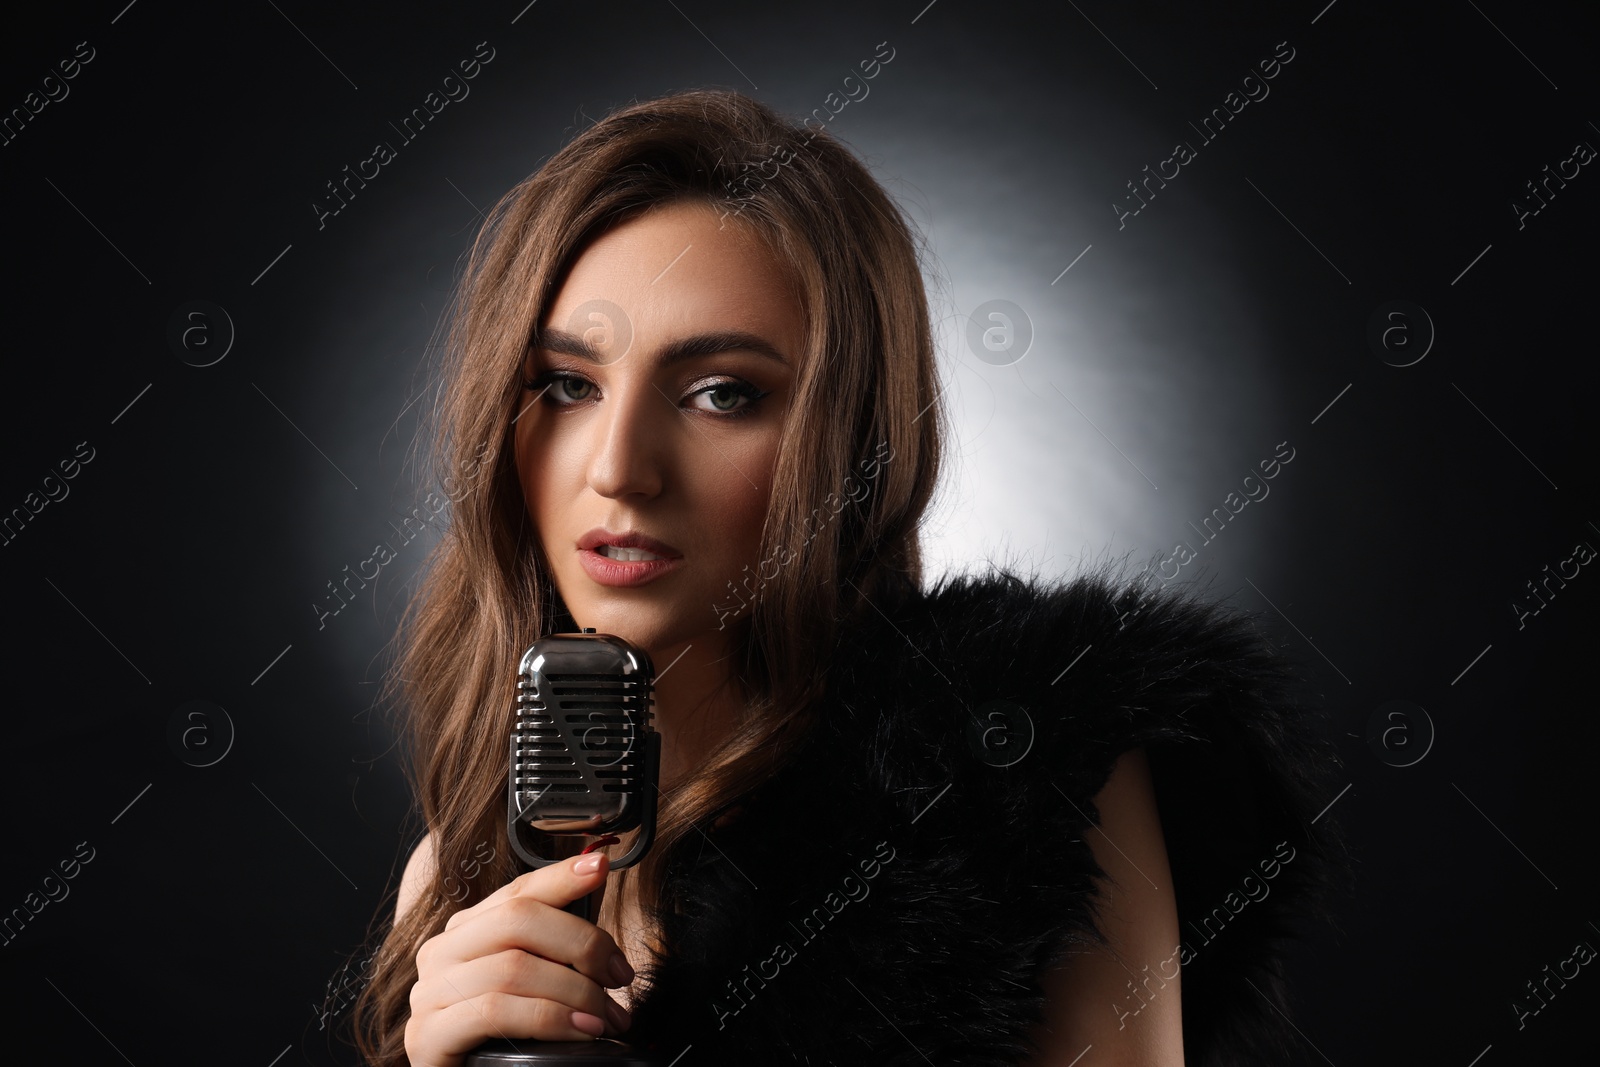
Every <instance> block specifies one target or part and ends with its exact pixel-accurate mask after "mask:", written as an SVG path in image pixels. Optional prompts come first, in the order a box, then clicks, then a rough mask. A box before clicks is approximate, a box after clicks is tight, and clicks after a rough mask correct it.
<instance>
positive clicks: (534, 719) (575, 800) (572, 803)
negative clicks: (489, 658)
mask: <svg viewBox="0 0 1600 1067" xmlns="http://www.w3.org/2000/svg"><path fill="white" fill-rule="evenodd" d="M585 644H586V645H587V646H588V647H587V649H585V650H584V652H583V654H578V653H577V652H576V651H574V652H573V654H572V655H570V656H565V655H562V653H563V652H564V651H567V650H568V649H569V648H574V647H575V646H555V647H554V648H552V649H550V650H549V651H546V652H545V653H544V654H541V655H537V656H535V655H533V654H531V652H530V655H529V656H526V657H524V659H523V662H522V664H521V666H520V669H519V670H518V673H517V696H516V712H515V723H516V725H515V728H514V730H513V732H512V737H511V749H512V753H511V755H512V795H513V799H514V801H515V803H516V808H517V811H518V813H519V815H520V817H521V818H523V819H524V820H526V821H527V822H529V823H530V824H546V825H550V826H552V827H553V826H555V825H557V824H558V823H564V822H566V821H568V820H582V819H592V818H593V817H596V816H598V817H599V818H600V820H601V824H602V825H604V826H605V827H606V828H607V830H608V832H609V831H610V830H614V829H615V828H617V827H625V824H626V823H628V822H629V821H630V820H629V816H636V813H637V811H638V808H639V805H640V801H641V799H642V792H643V790H644V789H648V788H653V783H651V782H649V781H647V780H646V775H645V773H644V759H645V754H646V745H645V744H644V740H645V738H644V735H645V732H646V731H647V730H648V729H649V720H650V701H651V678H652V672H651V671H650V670H649V669H648V664H644V665H643V666H644V667H645V669H643V670H640V669H638V665H636V664H634V663H631V662H629V658H628V657H626V656H623V657H621V658H620V659H619V660H618V661H617V662H616V663H615V664H609V663H604V662H601V663H597V662H596V661H595V655H596V653H603V651H604V650H602V649H599V648H597V647H596V645H595V644H594V643H593V642H592V640H591V641H588V642H585ZM598 666H607V667H610V666H614V667H615V669H606V670H596V669H595V668H596V667H598ZM584 668H588V669H584Z"/></svg>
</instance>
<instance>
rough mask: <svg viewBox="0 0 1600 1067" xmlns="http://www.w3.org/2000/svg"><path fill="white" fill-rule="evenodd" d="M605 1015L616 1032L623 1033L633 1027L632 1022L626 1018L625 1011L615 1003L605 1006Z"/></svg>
mask: <svg viewBox="0 0 1600 1067" xmlns="http://www.w3.org/2000/svg"><path fill="white" fill-rule="evenodd" d="M606 1014H607V1015H609V1016H611V1025H612V1026H614V1027H616V1028H617V1029H618V1030H623V1031H625V1030H627V1029H628V1027H630V1026H632V1025H633V1020H632V1019H630V1018H629V1017H628V1013H627V1011H626V1010H625V1009H624V1008H623V1006H622V1005H621V1004H618V1003H617V1002H616V1001H611V1002H609V1003H607V1004H606Z"/></svg>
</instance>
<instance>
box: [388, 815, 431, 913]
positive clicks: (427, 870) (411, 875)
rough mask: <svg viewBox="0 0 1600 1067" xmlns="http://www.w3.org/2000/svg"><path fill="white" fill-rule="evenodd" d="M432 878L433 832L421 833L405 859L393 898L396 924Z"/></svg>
mask: <svg viewBox="0 0 1600 1067" xmlns="http://www.w3.org/2000/svg"><path fill="white" fill-rule="evenodd" d="M432 880H433V832H432V831H429V832H428V833H427V834H425V835H423V838H422V840H421V841H419V842H418V843H417V847H416V848H414V849H412V850H411V858H410V859H408V860H407V861H406V869H405V871H404V872H403V873H402V874H401V875H400V892H399V895H398V897H397V899H396V900H395V905H394V921H395V923H396V924H398V923H399V922H400V920H401V919H402V918H404V917H405V914H406V912H408V911H410V910H411V907H412V905H414V904H415V903H416V902H417V898H418V897H420V896H421V895H422V890H423V888H424V887H425V886H427V884H428V883H429V882H431V881H432Z"/></svg>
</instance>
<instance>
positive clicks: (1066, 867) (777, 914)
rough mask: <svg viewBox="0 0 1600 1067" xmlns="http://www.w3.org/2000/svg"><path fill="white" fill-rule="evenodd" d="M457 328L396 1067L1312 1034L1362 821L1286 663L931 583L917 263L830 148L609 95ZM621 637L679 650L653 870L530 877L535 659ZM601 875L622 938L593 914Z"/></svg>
mask: <svg viewBox="0 0 1600 1067" xmlns="http://www.w3.org/2000/svg"><path fill="white" fill-rule="evenodd" d="M450 342H451V343H450V345H449V346H448V349H449V353H450V356H449V358H450V363H449V365H448V367H447V369H446V376H445V385H444V389H443V393H442V401H441V404H440V406H439V409H438V413H437V414H438V423H439V441H438V444H439V452H440V455H441V457H443V460H444V466H445V475H446V481H445V488H446V489H447V490H448V491H449V493H450V497H451V499H452V501H453V505H454V506H453V510H452V513H451V521H450V525H449V528H448V532H447V534H446V536H445V537H444V539H443V540H442V541H441V543H440V545H439V547H438V549H437V551H436V554H435V556H434V557H433V559H432V560H431V561H430V567H429V570H428V573H427V577H426V580H425V583H424V585H423V586H422V588H421V589H420V591H419V593H418V596H417V598H416V600H415V602H414V603H413V606H412V609H411V611H410V612H409V613H408V616H407V621H406V627H405V635H406V640H405V644H404V645H403V648H402V654H401V657H400V660H399V663H398V665H397V669H396V671H395V677H396V679H398V680H399V684H398V687H397V688H398V692H399V695H400V697H401V702H402V704H403V707H404V708H405V710H406V714H407V716H408V724H409V729H408V736H409V739H410V745H411V748H412V755H413V758H414V761H415V764H416V778H417V793H418V797H419V800H420V803H421V809H422V814H423V817H424V819H425V821H426V826H427V833H426V835H425V837H424V838H423V840H422V841H421V843H420V844H419V845H418V846H417V847H416V849H415V851H414V852H413V853H412V855H411V857H410V860H409V862H408V863H407V865H406V869H405V873H404V875H403V877H402V880H401V884H400V887H399V892H398V900H397V905H396V910H395V915H394V922H393V925H392V928H390V929H388V930H387V932H386V935H385V936H384V939H383V943H382V946H381V949H380V951H379V952H378V955H377V957H376V960H375V966H374V970H373V975H372V978H371V981H370V983H369V985H368V986H367V987H366V988H365V990H364V991H363V993H362V996H361V999H360V1002H359V1004H358V1008H357V1012H356V1015H357V1022H358V1033H359V1042H360V1045H361V1048H362V1051H363V1054H364V1055H365V1056H366V1057H367V1059H368V1060H369V1061H370V1062H372V1063H374V1064H378V1065H382V1067H389V1065H399V1064H405V1063H408V1062H409V1063H410V1064H411V1065H412V1067H456V1065H458V1064H460V1063H461V1062H462V1059H463V1057H464V1055H465V1053H467V1052H468V1051H469V1050H471V1049H473V1048H474V1047H476V1046H477V1045H479V1044H481V1043H482V1042H483V1041H484V1040H486V1039H488V1038H492V1037H516V1038H537V1039H545V1040H573V1039H587V1038H591V1037H598V1036H621V1037H624V1038H625V1039H626V1040H627V1041H629V1042H630V1043H632V1044H635V1045H639V1046H643V1047H648V1048H651V1049H653V1050H655V1051H656V1052H658V1053H662V1054H663V1055H664V1056H665V1058H666V1059H668V1060H670V1059H672V1058H673V1057H675V1056H676V1055H679V1054H681V1053H682V1052H683V1051H684V1050H686V1049H689V1048H691V1047H692V1048H693V1049H694V1052H693V1053H692V1056H693V1062H694V1063H695V1064H707V1063H729V1064H734V1063H738V1064H746V1063H757V1062H759V1063H768V1062H788V1061H790V1060H793V1061H794V1062H806V1063H841V1064H842V1063H873V1064H882V1063H890V1062H906V1063H911V1062H923V1061H924V1060H926V1061H929V1062H935V1063H941V1064H943V1063H993V1064H1002V1063H1004V1064H1018V1063H1027V1064H1031V1065H1035V1067H1048V1065H1054V1064H1060V1065H1062V1067H1065V1065H1067V1064H1069V1063H1074V1062H1081V1063H1082V1064H1083V1065H1084V1067H1094V1065H1100V1064H1105V1065H1111V1064H1127V1065H1133V1064H1139V1065H1150V1067H1157V1065H1159V1067H1172V1065H1178V1064H1182V1063H1184V1062H1185V1061H1186V1056H1187V1061H1188V1062H1190V1063H1208V1062H1223V1061H1222V1059H1221V1057H1225V1056H1230V1055H1238V1054H1242V1053H1245V1052H1248V1051H1255V1052H1262V1053H1266V1052H1269V1051H1271V1050H1274V1049H1276V1050H1277V1051H1279V1052H1281V1051H1282V1049H1281V1046H1282V1043H1283V1042H1284V1041H1285V1040H1286V1039H1288V1034H1289V1031H1288V1028H1287V1026H1286V1025H1285V1024H1284V1022H1283V1021H1282V1019H1281V1017H1282V1016H1283V1012H1284V1010H1285V1009H1286V1008H1287V1003H1286V996H1285V992H1284V990H1283V988H1282V983H1281V980H1280V978H1279V976H1278V960H1277V956H1276V954H1275V952H1274V950H1273V946H1274V944H1275V939H1276V937H1277V936H1278V935H1279V934H1280V933H1282V926H1283V922H1284V920H1285V918H1286V917H1287V916H1289V915H1290V914H1291V913H1293V912H1295V911H1296V910H1303V909H1304V908H1305V907H1306V906H1308V903H1309V901H1310V899H1311V898H1310V896H1309V892H1308V891H1309V890H1310V889H1312V888H1313V887H1314V885H1315V883H1317V881H1318V879H1319V878H1320V877H1321V874H1322V871H1323V865H1324V863H1325V860H1326V856H1327V852H1328V848H1327V845H1328V841H1329V840H1330V839H1329V838H1328V836H1327V834H1326V832H1324V831H1326V829H1327V824H1326V823H1324V825H1323V827H1321V828H1317V829H1316V832H1315V834H1313V828H1312V827H1311V826H1310V822H1311V821H1312V818H1313V816H1314V815H1315V814H1316V812H1317V808H1318V807H1320V806H1321V804H1322V802H1323V801H1325V800H1326V799H1327V798H1328V797H1329V796H1331V795H1332V794H1331V793H1327V795H1326V796H1325V795H1324V783H1323V782H1322V780H1321V779H1319V778H1318V776H1317V774H1316V773H1315V772H1316V768H1317V767H1319V766H1321V765H1322V764H1321V763H1320V762H1319V761H1321V760H1323V759H1324V757H1323V756H1322V755H1321V753H1320V750H1319V749H1317V747H1316V742H1315V740H1314V731H1313V730H1312V729H1311V728H1310V727H1309V725H1308V723H1307V721H1306V716H1305V714H1304V713H1303V712H1301V711H1298V710H1297V709H1296V705H1295V704H1294V703H1293V692H1292V688H1291V686H1292V681H1293V679H1292V672H1291V671H1290V670H1289V669H1288V668H1287V666H1286V665H1285V664H1284V663H1283V662H1282V661H1281V660H1280V659H1279V658H1278V657H1277V655H1276V654H1275V653H1273V652H1272V650H1271V649H1270V648H1268V647H1267V646H1266V645H1265V643H1264V642H1262V641H1261V640H1260V639H1259V638H1258V637H1257V636H1256V635H1255V632H1254V630H1253V629H1252V627H1251V626H1250V625H1249V623H1248V621H1247V620H1246V619H1244V618H1242V617H1239V616H1236V615H1233V614H1230V613H1227V612H1224V611H1222V610H1221V609H1219V608H1214V607H1210V606H1207V605H1205V604H1202V603H1200V602H1199V601H1197V600H1195V599H1193V598H1192V597H1181V596H1177V595H1175V594H1172V593H1168V592H1162V591H1159V590H1157V589H1156V588H1154V586H1153V583H1150V582H1144V581H1139V580H1130V581H1122V580H1116V579H1113V577H1111V576H1110V575H1109V573H1101V574H1094V575H1088V576H1085V577H1082V578H1080V579H1078V580H1076V581H1075V582H1073V583H1071V584H1069V585H1063V586H1054V585H1049V584H1046V583H1041V582H1038V581H1035V580H1031V579H1023V578H1020V577H1018V576H1016V575H1014V574H1011V573H1009V572H1007V571H994V572H991V573H989V574H985V575H980V576H977V577H963V578H958V579H952V580H947V581H946V582H944V583H942V584H941V585H940V586H939V587H938V588H937V589H935V590H932V591H924V590H923V588H922V585H923V582H922V560H921V555H920V552H919V546H918V542H917V531H918V525H919V522H920V521H921V519H922V516H923V512H924V509H925V508H926V506H927V504H928V502H929V499H930V497H931V496H932V494H933V491H934V488H935V485H936V482H937V479H938V472H939V464H940V457H941V453H942V449H943V443H942V434H943V432H944V427H945V415H944V412H943V409H942V408H941V405H940V396H939V377H938V374H937V372H936V366H935V358H934V349H933V343H932V339H931V334H930V330H929V322H928V307H927V297H926V293H925V290H924V288H923V283H922V274H921V269H920V266H919V262H918V256H917V245H916V243H915V240H914V238H913V234H912V231H911V230H910V228H909V227H908V225H907V223H906V222H905V220H904V218H903V216H902V214H901V213H900V211H899V210H898V208H897V206H896V205H895V203H894V202H893V201H892V200H891V199H890V198H889V197H888V196H887V195H886V194H885V192H884V191H883V189H882V188H881V187H880V186H879V185H878V183H877V182H876V181H875V180H874V179H873V177H872V176H871V175H870V173H869V172H868V171H867V170H866V169H865V168H864V167H863V166H862V165H861V164H860V163H859V161H858V160H857V159H856V158H855V157H854V156H853V155H852V154H851V153H850V152H849V151H848V150H846V149H845V148H844V147H842V146H841V145H840V144H839V143H838V142H837V141H836V140H835V139H834V138H832V137H831V136H830V135H829V134H828V133H827V132H825V131H824V130H822V129H821V128H820V127H818V128H811V127H809V126H807V125H796V124H792V123H789V122H786V121H784V120H783V119H781V118H780V117H779V116H777V115H776V114H774V113H773V112H772V111H770V110H769V109H767V108H766V107H764V106H762V105H760V104H758V103H756V102H755V101H753V100H751V99H749V98H747V97H744V96H741V95H739V94H736V93H730V92H712V91H695V92H685V93H680V94H675V95H672V96H668V97H665V98H662V99H659V100H653V101H648V102H645V103H640V104H635V105H633V106H630V107H627V108H625V109H622V110H620V111H617V112H615V113H613V114H612V115H610V116H608V117H607V118H605V119H603V120H602V121H600V122H598V123H596V124H595V125H594V126H592V127H590V128H589V129H588V130H586V131H584V132H582V133H581V134H579V135H578V136H577V137H576V138H575V139H574V140H573V141H572V142H571V143H569V144H568V145H567V146H566V147H564V148H563V149H562V150H561V151H559V152H558V153H556V155H554V156H553V157H552V158H551V159H550V160H549V161H548V162H547V163H546V164H545V165H544V166H543V167H541V168H540V169H539V171H538V172H537V173H536V174H534V175H533V176H531V177H530V178H528V179H527V180H526V181H524V182H523V183H521V184H520V185H519V186H518V187H517V188H515V189H513V190H512V191H511V192H510V193H509V194H507V196H506V197H504V198H503V199H502V200H501V202H500V203H499V204H498V205H497V206H496V208H495V210H494V212H493V214H492V215H491V217H490V219H489V222H488V223H487V224H486V226H485V229H484V231H483V234H482V235H481V236H480V238H479V240H478V242H477V243H476V245H475V246H474V248H473V250H472V255H471V259H470V262H469V264H468V270H467V274H466V277H465V280H464V282H463V285H462V287H461V290H460V292H459V295H458V303H457V307H456V312H455V316H454V319H453V327H452V335H451V338H450ZM452 485H453V486H454V488H452ZM584 627H593V628H595V629H596V630H598V631H599V632H601V633H612V634H617V635H619V636H622V637H624V638H626V639H627V640H629V641H631V642H633V643H634V644H636V645H639V646H642V647H644V648H645V649H647V650H648V652H649V653H650V656H651V659H652V661H653V663H654V664H655V666H656V670H657V675H658V677H657V686H656V709H655V710H656V718H655V726H656V729H657V730H658V731H659V732H660V733H661V735H662V741H663V752H662V764H661V790H662V792H661V799H660V813H659V821H658V832H657V837H656V844H655V846H654V848H653V849H652V850H651V851H650V853H649V854H648V855H647V857H646V858H645V860H644V861H643V862H642V863H641V864H639V865H638V866H637V867H633V868H629V869H627V870H623V871H615V872H613V871H611V870H610V869H609V867H608V853H609V854H610V855H620V854H621V851H623V850H626V848H627V846H628V845H629V843H630V842H629V841H628V840H623V841H622V842H621V843H619V844H616V845H613V846H610V847H609V848H608V849H602V850H600V851H598V852H594V853H591V854H590V855H588V856H586V857H582V858H574V859H569V860H563V861H561V862H559V863H555V864H552V865H550V866H548V867H544V868H541V869H539V870H536V871H533V872H530V873H519V871H518V869H517V867H516V865H515V863H514V860H513V856H512V853H511V850H510V848H509V847H508V844H507V841H506V839H505V825H504V810H505V807H504V805H505V800H504V796H505V793H504V790H505V778H506V767H505V761H506V750H507V738H508V733H509V730H510V728H511V708H512V692H513V685H514V678H513V670H514V665H515V664H516V662H517V660H518V657H519V656H520V654H521V652H522V651H523V649H525V648H526V647H527V646H528V645H529V644H531V643H532V642H533V640H534V639H535V638H537V637H539V636H540V635H542V634H545V633H552V632H575V631H577V630H578V629H580V628H584ZM1329 821H1330V822H1331V820H1329ZM1269 870H1270V871H1271V873H1270V874H1269V873H1268V872H1269ZM589 893H599V894H600V895H599V897H598V900H599V906H598V909H597V910H596V912H595V915H596V922H594V923H589V922H586V921H584V920H582V919H579V918H577V917H575V916H573V915H570V914H568V913H566V912H564V911H563V910H562V908H563V906H564V905H566V904H567V903H569V902H571V901H573V900H575V899H577V898H578V897H579V896H581V895H584V894H589ZM1181 921H1186V922H1187V923H1188V925H1189V927H1190V929H1189V930H1186V929H1183V928H1182V927H1181V926H1180V922H1181ZM1191 931H1192V932H1191ZM1213 942H1214V943H1215V944H1213ZM1180 969H1181V972H1182V973H1181V981H1180ZM1249 987H1253V988H1254V990H1255V992H1250V991H1249ZM1180 988H1181V991H1182V996H1181V997H1180ZM1080 1056H1081V1057H1084V1058H1083V1059H1082V1060H1081V1061H1080V1060H1078V1057H1080ZM685 1062H686V1063H687V1062H689V1061H688V1060H685Z"/></svg>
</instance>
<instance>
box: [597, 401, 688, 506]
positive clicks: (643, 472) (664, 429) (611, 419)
mask: <svg viewBox="0 0 1600 1067" xmlns="http://www.w3.org/2000/svg"><path fill="white" fill-rule="evenodd" d="M678 417H680V416H679V414H678V412H677V411H676V410H675V409H674V407H673V405H672V402H671V400H670V399H668V398H667V397H665V396H664V395H663V394H662V393H661V391H660V390H659V389H657V388H656V387H655V385H654V383H646V384H643V385H640V386H637V387H635V388H632V389H628V390H626V391H625V392H624V394H623V395H622V396H621V397H613V398H610V399H609V400H608V402H606V403H602V404H601V405H600V411H599V418H597V419H596V420H595V421H594V424H593V428H594V437H593V439H592V442H591V452H590V455H589V467H588V478H589V486H590V488H592V489H593V490H594V491H595V492H596V493H598V494H600V495H601V496H604V497H623V496H629V495H633V494H637V495H640V496H645V497H653V496H655V495H657V494H658V493H660V492H661V486H662V467H663V463H664V460H665V455H664V451H663V450H664V448H665V444H666V442H667V440H668V439H669V437H670V434H671V426H670V424H668V422H667V420H669V419H673V418H678Z"/></svg>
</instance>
